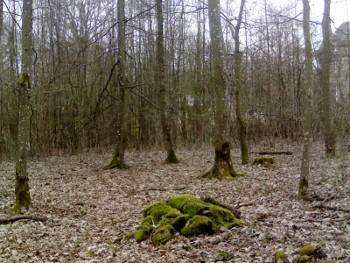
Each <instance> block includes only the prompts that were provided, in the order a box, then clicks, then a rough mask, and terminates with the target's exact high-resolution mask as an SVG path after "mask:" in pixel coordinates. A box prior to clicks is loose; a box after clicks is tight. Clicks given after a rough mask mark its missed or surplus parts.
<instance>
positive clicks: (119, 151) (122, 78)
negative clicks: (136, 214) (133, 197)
mask: <svg viewBox="0 0 350 263" xmlns="http://www.w3.org/2000/svg"><path fill="white" fill-rule="evenodd" d="M118 62H119V63H118V75H117V77H118V85H119V89H120V91H119V111H118V114H119V116H118V126H117V135H116V141H117V144H116V149H115V153H114V155H113V159H112V161H111V163H110V164H109V165H107V166H106V169H113V168H117V169H127V168H129V166H128V165H127V164H125V161H124V156H125V150H126V147H127V129H128V121H127V118H126V114H127V108H126V107H127V101H126V99H127V77H126V44H125V0H118Z"/></svg>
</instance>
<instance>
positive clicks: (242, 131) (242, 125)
mask: <svg viewBox="0 0 350 263" xmlns="http://www.w3.org/2000/svg"><path fill="white" fill-rule="evenodd" d="M244 4H245V0H241V7H240V10H239V15H238V20H237V24H236V26H235V30H234V40H235V83H236V91H235V95H236V116H237V121H238V126H239V141H240V144H241V156H242V164H248V163H249V145H248V140H247V122H246V121H245V119H244V114H242V105H241V90H242V76H241V74H242V71H241V64H242V56H241V52H240V51H239V44H240V42H239V31H240V28H241V23H242V14H243V8H244Z"/></svg>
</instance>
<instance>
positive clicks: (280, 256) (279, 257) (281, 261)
mask: <svg viewBox="0 0 350 263" xmlns="http://www.w3.org/2000/svg"><path fill="white" fill-rule="evenodd" d="M273 263H289V260H288V255H287V254H286V253H284V252H283V251H276V252H275V255H274V257H273Z"/></svg>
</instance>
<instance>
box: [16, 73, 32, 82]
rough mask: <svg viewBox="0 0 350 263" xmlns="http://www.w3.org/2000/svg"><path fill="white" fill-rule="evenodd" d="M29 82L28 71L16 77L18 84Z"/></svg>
mask: <svg viewBox="0 0 350 263" xmlns="http://www.w3.org/2000/svg"><path fill="white" fill-rule="evenodd" d="M27 82H28V83H29V82H30V76H29V74H28V73H22V75H21V76H20V77H19V79H18V83H19V84H25V83H27Z"/></svg>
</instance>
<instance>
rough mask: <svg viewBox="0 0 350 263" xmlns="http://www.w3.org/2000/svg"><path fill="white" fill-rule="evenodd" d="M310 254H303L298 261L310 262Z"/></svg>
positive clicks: (302, 262)
mask: <svg viewBox="0 0 350 263" xmlns="http://www.w3.org/2000/svg"><path fill="white" fill-rule="evenodd" d="M310 258H311V257H310V256H307V255H304V256H301V257H300V258H299V259H298V263H306V262H309V260H310Z"/></svg>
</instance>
